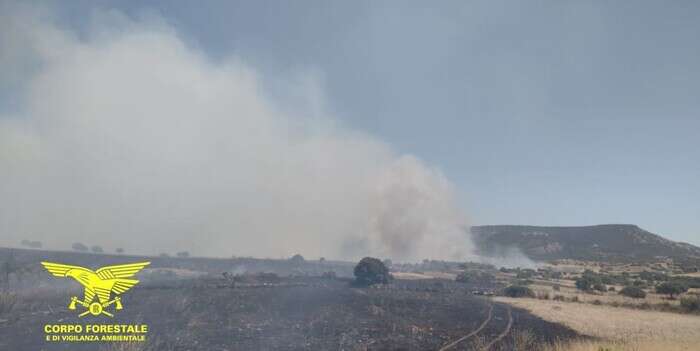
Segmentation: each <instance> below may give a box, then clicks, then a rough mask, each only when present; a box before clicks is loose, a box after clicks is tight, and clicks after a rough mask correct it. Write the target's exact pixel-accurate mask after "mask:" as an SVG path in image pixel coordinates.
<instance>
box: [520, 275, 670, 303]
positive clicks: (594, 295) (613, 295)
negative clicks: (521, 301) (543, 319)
mask: <svg viewBox="0 0 700 351" xmlns="http://www.w3.org/2000/svg"><path fill="white" fill-rule="evenodd" d="M561 282H562V284H561V285H560V290H559V291H555V290H554V289H553V288H552V286H550V285H543V284H534V285H531V286H530V288H531V289H532V290H533V291H534V292H535V293H536V294H538V295H539V294H549V296H550V297H554V295H562V296H564V297H566V298H567V299H569V300H570V299H571V298H573V297H574V296H576V297H578V301H580V302H584V303H593V302H594V301H596V300H598V301H600V302H602V303H603V304H608V305H610V304H618V305H620V306H624V305H627V306H632V305H637V306H640V305H643V304H650V305H657V304H669V305H671V306H678V305H679V300H678V299H676V300H669V299H667V298H666V296H665V295H659V294H656V293H653V292H650V291H648V290H647V297H646V298H644V299H633V298H631V297H626V296H622V295H620V294H618V291H620V289H622V286H615V290H616V291H611V292H604V293H601V292H587V293H584V292H582V291H580V290H577V289H576V288H575V287H574V284H573V281H566V280H562V281H561ZM565 282H571V283H570V284H567V283H565Z"/></svg>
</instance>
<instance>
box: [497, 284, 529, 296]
mask: <svg viewBox="0 0 700 351" xmlns="http://www.w3.org/2000/svg"><path fill="white" fill-rule="evenodd" d="M503 295H505V296H508V297H535V293H534V292H533V291H532V289H530V288H528V287H527V286H520V285H511V286H509V287H507V288H505V289H503Z"/></svg>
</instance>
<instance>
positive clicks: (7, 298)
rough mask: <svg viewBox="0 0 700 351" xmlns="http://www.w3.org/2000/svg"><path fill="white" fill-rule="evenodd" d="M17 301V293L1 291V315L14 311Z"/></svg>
mask: <svg viewBox="0 0 700 351" xmlns="http://www.w3.org/2000/svg"><path fill="white" fill-rule="evenodd" d="M16 303H17V297H16V296H15V295H13V294H10V293H3V292H0V316H1V315H3V314H5V313H10V312H12V309H14V307H15V304H16Z"/></svg>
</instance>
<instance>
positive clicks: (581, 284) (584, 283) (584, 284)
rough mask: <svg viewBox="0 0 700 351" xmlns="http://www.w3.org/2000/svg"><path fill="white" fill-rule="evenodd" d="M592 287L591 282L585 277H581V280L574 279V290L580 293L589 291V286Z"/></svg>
mask: <svg viewBox="0 0 700 351" xmlns="http://www.w3.org/2000/svg"><path fill="white" fill-rule="evenodd" d="M592 285H593V280H592V279H590V278H587V277H581V278H576V289H579V290H582V291H589V290H591V286H592Z"/></svg>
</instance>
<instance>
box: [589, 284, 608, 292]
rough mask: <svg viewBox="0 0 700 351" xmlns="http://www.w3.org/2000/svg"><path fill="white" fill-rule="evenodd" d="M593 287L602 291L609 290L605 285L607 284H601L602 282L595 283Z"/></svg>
mask: <svg viewBox="0 0 700 351" xmlns="http://www.w3.org/2000/svg"><path fill="white" fill-rule="evenodd" d="M593 289H595V290H597V291H600V292H605V291H607V290H608V289H607V288H606V287H605V285H603V284H600V283H598V284H595V285H593Z"/></svg>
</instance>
